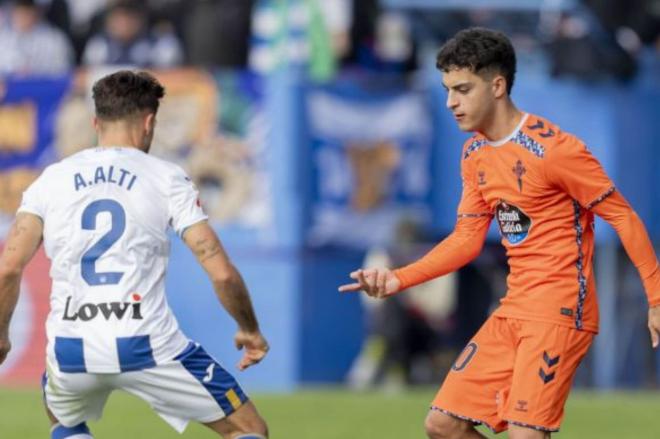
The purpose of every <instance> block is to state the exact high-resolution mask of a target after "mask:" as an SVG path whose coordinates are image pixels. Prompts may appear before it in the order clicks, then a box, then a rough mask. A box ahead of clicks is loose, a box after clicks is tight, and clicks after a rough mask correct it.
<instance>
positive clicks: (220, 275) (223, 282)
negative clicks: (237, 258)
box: [210, 266, 240, 291]
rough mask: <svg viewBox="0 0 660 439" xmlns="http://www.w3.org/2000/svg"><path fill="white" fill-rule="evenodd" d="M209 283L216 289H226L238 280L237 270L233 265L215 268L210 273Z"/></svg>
mask: <svg viewBox="0 0 660 439" xmlns="http://www.w3.org/2000/svg"><path fill="white" fill-rule="evenodd" d="M210 278H211V283H212V284H213V287H214V288H215V289H216V290H220V291H223V290H226V289H227V288H231V287H232V286H233V285H236V284H237V283H239V282H240V278H239V275H238V272H237V271H236V269H235V268H234V267H233V266H229V267H226V268H223V269H222V270H216V271H215V272H213V273H211V275H210Z"/></svg>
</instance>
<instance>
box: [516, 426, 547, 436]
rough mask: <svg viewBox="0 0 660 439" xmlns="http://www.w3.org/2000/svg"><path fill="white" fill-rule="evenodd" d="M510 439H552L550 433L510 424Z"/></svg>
mask: <svg viewBox="0 0 660 439" xmlns="http://www.w3.org/2000/svg"><path fill="white" fill-rule="evenodd" d="M509 439H550V433H548V432H547V431H540V430H534V429H533V428H527V427H521V426H519V425H513V424H509Z"/></svg>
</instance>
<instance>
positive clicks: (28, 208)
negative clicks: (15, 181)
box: [16, 171, 47, 220]
mask: <svg viewBox="0 0 660 439" xmlns="http://www.w3.org/2000/svg"><path fill="white" fill-rule="evenodd" d="M44 175H45V171H44V172H42V174H41V175H40V176H39V178H37V179H36V180H35V181H33V182H32V184H31V185H30V186H28V188H27V189H26V190H25V191H24V192H23V198H22V199H21V204H20V206H18V209H17V210H16V213H21V212H24V213H31V214H33V215H37V216H38V217H39V218H41V219H42V220H45V219H46V210H47V206H46V201H45V200H46V199H47V197H45V196H44V193H43V185H44V183H43V181H44V178H45V177H44Z"/></svg>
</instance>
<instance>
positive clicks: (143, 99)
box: [92, 70, 165, 120]
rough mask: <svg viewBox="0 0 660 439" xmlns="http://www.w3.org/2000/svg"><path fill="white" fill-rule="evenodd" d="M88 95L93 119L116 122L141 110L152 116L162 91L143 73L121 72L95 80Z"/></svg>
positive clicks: (155, 82)
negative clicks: (91, 97) (92, 107)
mask: <svg viewBox="0 0 660 439" xmlns="http://www.w3.org/2000/svg"><path fill="white" fill-rule="evenodd" d="M92 96H93V98H94V106H95V108H96V117H98V118H99V119H101V120H118V119H124V118H128V117H131V116H135V115H137V114H139V113H141V112H143V111H148V112H150V113H156V112H157V111H158V104H159V102H160V99H161V98H162V97H163V96H165V89H164V88H163V86H162V85H161V84H160V82H158V80H157V79H156V78H154V77H153V76H152V75H151V74H149V73H147V72H132V71H130V70H121V71H118V72H115V73H112V74H111V75H108V76H105V77H103V78H101V79H99V80H98V81H96V83H95V84H94V87H93V88H92Z"/></svg>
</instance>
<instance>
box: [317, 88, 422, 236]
mask: <svg viewBox="0 0 660 439" xmlns="http://www.w3.org/2000/svg"><path fill="white" fill-rule="evenodd" d="M307 107H308V115H309V131H310V135H311V148H312V156H311V160H312V162H311V167H312V182H311V183H312V190H311V198H312V200H311V224H310V229H309V231H308V234H307V239H308V242H309V243H310V244H311V245H326V244H341V245H348V246H353V247H365V246H373V245H386V244H388V243H390V242H391V240H392V239H394V238H395V234H396V229H397V226H398V225H399V224H400V223H402V222H404V221H405V222H411V221H412V222H415V223H425V222H427V221H428V220H429V219H430V200H431V184H432V181H431V142H432V130H431V122H430V116H429V109H428V108H427V105H426V100H425V99H424V97H423V96H422V95H421V94H418V93H415V92H405V91H402V92H400V93H397V94H387V95H379V94H370V93H365V92H359V91H358V92H355V91H352V92H346V91H342V92H339V91H334V90H328V89H318V90H312V91H310V92H309V93H308V95H307Z"/></svg>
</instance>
